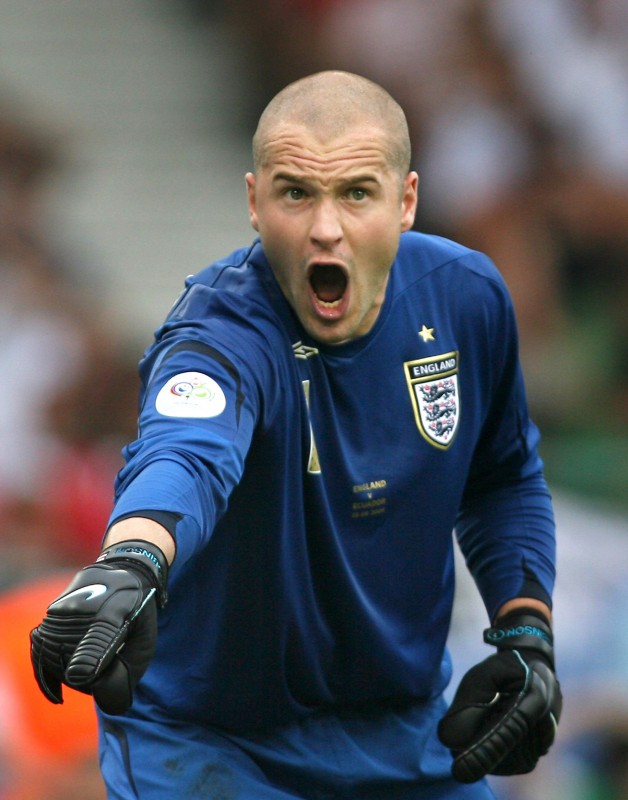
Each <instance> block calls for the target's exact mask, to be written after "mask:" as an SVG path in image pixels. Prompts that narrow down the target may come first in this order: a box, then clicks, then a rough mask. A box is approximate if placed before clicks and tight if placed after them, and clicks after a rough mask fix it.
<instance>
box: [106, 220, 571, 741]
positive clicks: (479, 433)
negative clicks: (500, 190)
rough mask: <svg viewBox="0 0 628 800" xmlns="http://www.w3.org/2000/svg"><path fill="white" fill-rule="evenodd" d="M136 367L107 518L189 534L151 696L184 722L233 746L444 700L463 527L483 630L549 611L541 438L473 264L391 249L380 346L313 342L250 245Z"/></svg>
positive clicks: (182, 538) (430, 239)
mask: <svg viewBox="0 0 628 800" xmlns="http://www.w3.org/2000/svg"><path fill="white" fill-rule="evenodd" d="M140 371H141V377H142V397H141V412H140V432H139V435H138V438H137V440H136V441H135V442H133V443H132V444H131V445H129V446H128V447H127V448H126V451H125V456H126V466H125V467H124V468H123V469H122V471H121V473H120V475H119V476H118V479H117V483H116V505H115V509H114V512H113V515H112V521H114V520H115V519H118V518H120V517H122V516H124V515H129V514H133V513H136V512H141V511H144V512H146V511H148V510H155V511H168V512H171V513H173V514H175V515H178V517H179V521H178V523H177V527H176V537H175V538H176V544H177V554H176V558H175V561H174V563H173V566H172V569H171V574H170V581H169V602H168V604H167V605H166V606H165V608H164V609H163V610H162V611H161V612H160V624H159V637H158V645H157V652H156V654H155V657H154V659H153V661H152V663H151V666H150V667H149V669H148V671H147V673H146V674H145V676H144V678H143V679H142V681H141V687H140V695H141V696H142V697H143V698H144V699H145V700H147V701H148V702H152V703H156V704H158V705H159V706H160V707H162V708H163V709H165V710H166V711H167V712H168V713H170V714H172V715H173V716H174V717H181V718H186V719H188V720H190V719H192V720H198V721H199V722H203V723H207V724H213V725H218V726H221V727H224V728H226V729H228V730H233V731H244V730H250V729H254V728H258V727H261V726H268V725H275V724H281V723H283V722H287V721H289V720H291V719H294V718H297V717H301V716H304V715H306V714H308V713H311V712H312V711H315V710H317V709H320V708H330V707H334V706H348V705H354V704H361V703H370V702H380V701H381V702H389V701H395V702H397V701H399V702H405V701H411V700H414V699H424V698H429V697H433V696H435V695H437V694H438V693H440V692H442V690H443V689H444V688H445V686H446V684H447V682H448V680H449V678H450V673H451V667H450V664H449V658H448V655H447V651H446V638H447V634H448V628H449V620H450V615H451V610H452V602H453V592H454V580H453V571H454V559H453V539H452V531H454V530H455V534H456V536H457V537H458V541H459V543H460V546H461V548H462V551H463V553H464V555H465V558H466V561H467V565H468V568H469V569H470V571H471V573H472V575H473V577H474V579H475V582H476V584H477V586H478V589H479V591H480V593H481V595H482V598H483V600H484V602H485V605H486V608H487V611H488V614H489V615H493V614H494V613H495V611H496V610H497V609H498V608H499V606H500V605H501V604H502V603H504V602H505V601H506V600H508V599H510V598H512V597H517V596H532V597H538V598H539V599H543V600H545V601H547V602H549V598H550V596H551V592H552V588H553V580H554V555H555V553H554V546H555V545H554V523H553V514H552V508H551V502H550V497H549V493H548V490H547V486H546V483H545V481H544V478H543V474H542V464H541V461H540V459H539V456H538V452H537V443H538V438H539V437H538V432H537V429H536V428H535V426H534V425H533V424H532V422H531V421H530V419H529V417H528V412H527V407H526V399H525V393H524V386H523V382H522V377H521V371H520V367H519V361H518V353H517V332H516V323H515V319H514V314H513V309H512V304H511V301H510V298H509V295H508V292H507V290H506V288H505V286H504V282H503V280H502V279H501V277H500V275H499V273H498V271H497V270H496V269H495V267H494V266H493V264H492V263H491V262H490V260H489V259H488V258H486V257H485V256H484V255H482V254H480V253H477V252H475V251H471V250H469V249H467V248H465V247H462V246H460V245H458V244H455V243H453V242H450V241H447V240H445V239H441V238H438V237H434V236H428V235H424V234H419V233H415V232H409V233H405V234H403V235H402V237H401V241H400V246H399V250H398V253H397V257H396V260H395V262H394V264H393V267H392V271H391V274H390V280H389V283H388V287H387V292H386V299H385V302H384V305H383V307H382V309H381V312H380V314H379V317H378V319H377V321H376V323H375V325H374V327H373V328H372V330H371V331H370V332H369V333H368V334H367V335H365V336H363V337H361V338H358V339H356V340H353V341H351V342H348V343H345V344H341V345H324V344H320V343H318V342H317V341H315V340H312V339H310V338H309V337H308V335H307V334H306V332H305V331H304V329H303V328H302V327H301V325H300V323H299V321H298V319H297V318H296V316H295V315H294V313H293V311H292V309H291V308H290V306H289V305H288V303H287V301H286V300H285V298H284V297H283V295H282V293H281V291H280V289H279V287H278V284H277V283H276V281H275V279H274V276H273V274H272V271H271V269H270V267H269V264H268V262H267V260H266V257H265V254H264V251H263V248H262V246H261V244H260V243H259V242H256V243H254V244H253V245H252V246H251V247H250V248H246V249H241V250H237V251H236V252H234V253H233V254H232V255H231V256H229V257H228V258H226V259H224V260H222V261H219V262H217V263H215V264H213V265H212V266H210V267H209V268H207V269H205V270H204V271H202V272H201V273H199V274H198V275H196V276H193V277H190V278H188V280H187V282H186V289H185V291H184V293H183V295H182V296H181V298H180V299H179V300H178V302H177V303H176V304H175V306H174V308H173V310H172V311H171V313H170V315H169V316H168V318H167V320H166V321H165V323H164V325H163V326H162V327H161V328H160V329H159V330H158V331H157V334H156V338H155V342H154V343H153V345H152V346H151V347H150V348H149V349H148V350H147V352H146V354H145V357H144V359H143V361H142V363H141V367H140ZM478 635H479V633H478Z"/></svg>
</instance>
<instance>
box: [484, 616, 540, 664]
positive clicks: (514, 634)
mask: <svg viewBox="0 0 628 800" xmlns="http://www.w3.org/2000/svg"><path fill="white" fill-rule="evenodd" d="M484 641H485V642H486V643H487V644H492V645H494V646H495V647H497V649H498V650H521V649H525V650H536V651H537V652H539V653H540V654H541V655H543V656H545V658H546V659H547V660H548V661H549V663H550V664H551V665H552V667H553V666H554V637H553V636H552V630H551V628H550V627H549V625H548V624H547V623H546V622H545V621H544V620H543V619H542V618H541V617H540V616H538V615H537V614H530V613H526V611H525V610H524V611H523V612H519V613H510V614H507V615H506V616H505V617H502V618H501V619H498V620H496V622H495V625H493V626H492V627H490V628H486V630H485V631H484Z"/></svg>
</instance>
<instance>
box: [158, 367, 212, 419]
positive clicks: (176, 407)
mask: <svg viewBox="0 0 628 800" xmlns="http://www.w3.org/2000/svg"><path fill="white" fill-rule="evenodd" d="M226 406H227V398H226V397H225V393H224V392H223V390H222V389H221V388H220V386H219V385H218V384H217V383H216V381H215V380H214V379H213V378H210V377H209V375H204V374H203V373H202V372H181V373H179V374H178V375H175V376H174V377H172V378H170V380H169V381H168V382H167V383H166V384H165V386H162V388H161V389H160V390H159V394H158V395H157V399H156V401H155V408H156V409H157V412H158V413H159V414H162V415H163V416H164V417H196V418H201V417H217V416H219V415H220V414H222V412H223V411H224V410H225V408H226Z"/></svg>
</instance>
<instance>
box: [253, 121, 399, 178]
mask: <svg viewBox="0 0 628 800" xmlns="http://www.w3.org/2000/svg"><path fill="white" fill-rule="evenodd" d="M390 161H391V159H390V144H389V140H388V137H387V136H386V134H385V132H384V131H383V130H382V129H381V128H378V127H377V126H375V125H372V124H370V125H355V126H353V127H351V128H347V129H345V130H343V131H341V132H336V131H334V132H325V131H324V130H313V129H312V128H309V127H307V126H305V125H301V124H298V123H285V124H282V125H278V126H276V127H275V128H273V129H272V130H271V131H269V132H268V135H267V136H266V138H265V141H264V143H263V158H262V162H261V168H262V170H264V171H267V172H270V173H271V174H272V173H275V172H277V171H281V170H282V169H283V168H287V167H290V168H292V169H293V170H297V171H298V172H303V173H306V174H308V173H316V174H317V175H320V176H329V177H332V176H333V175H335V174H337V173H338V172H344V171H347V170H350V171H353V170H354V169H356V170H360V171H362V170H369V171H373V172H379V173H382V174H384V173H388V172H389V171H390V170H391V164H390Z"/></svg>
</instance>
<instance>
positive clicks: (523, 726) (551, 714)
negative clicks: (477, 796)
mask: <svg viewBox="0 0 628 800" xmlns="http://www.w3.org/2000/svg"><path fill="white" fill-rule="evenodd" d="M484 638H485V641H487V642H489V643H491V644H496V645H497V647H498V652H497V653H496V654H495V655H492V656H489V658H487V659H485V660H484V661H482V662H481V663H480V664H477V665H476V666H475V667H473V668H472V669H470V670H469V672H467V673H466V675H465V676H464V677H463V679H462V681H461V682H460V686H459V687H458V690H457V692H456V694H455V696H454V700H453V702H452V704H451V707H450V709H449V711H448V712H447V714H446V715H445V716H444V717H443V719H442V720H441V721H440V724H439V727H438V735H439V738H440V740H441V741H442V742H443V744H444V745H445V746H447V747H449V749H450V750H451V752H452V755H453V757H454V762H453V765H452V774H453V777H454V778H455V779H456V780H458V781H460V782H461V783H473V782H474V781H477V780H479V779H480V778H482V777H484V776H485V775H487V774H490V775H519V774H523V773H527V772H531V771H532V770H533V769H534V767H535V766H536V764H537V762H538V760H539V758H540V757H541V756H543V755H545V754H546V753H547V752H548V750H549V748H550V747H551V745H552V743H553V741H554V737H555V735H556V728H557V725H558V720H559V719H560V713H561V710H562V695H561V691H560V685H559V683H558V680H557V679H556V675H555V673H554V659H553V649H552V636H551V631H550V629H549V626H548V625H547V624H546V623H545V620H544V619H542V618H540V617H539V616H538V615H536V613H535V612H530V611H528V612H527V613H523V614H522V612H521V611H517V612H512V613H511V614H508V615H506V616H505V617H504V618H503V619H501V620H498V621H497V623H496V625H495V627H494V628H489V629H488V630H487V631H485V633H484Z"/></svg>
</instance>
